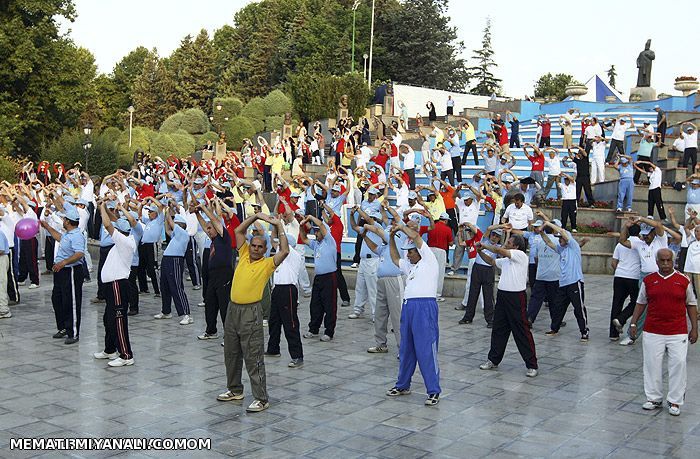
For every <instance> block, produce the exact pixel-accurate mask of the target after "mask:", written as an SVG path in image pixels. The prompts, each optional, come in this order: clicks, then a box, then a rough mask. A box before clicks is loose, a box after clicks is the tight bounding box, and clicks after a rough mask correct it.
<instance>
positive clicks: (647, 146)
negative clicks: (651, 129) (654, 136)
mask: <svg viewBox="0 0 700 459" xmlns="http://www.w3.org/2000/svg"><path fill="white" fill-rule="evenodd" d="M653 148H654V142H647V141H646V140H644V139H642V141H641V142H639V149H638V150H637V157H639V156H643V157H644V159H645V160H648V159H649V158H650V157H651V150H652V149H653ZM640 159H641V158H640Z"/></svg>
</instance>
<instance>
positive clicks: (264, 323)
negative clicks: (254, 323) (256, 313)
mask: <svg viewBox="0 0 700 459" xmlns="http://www.w3.org/2000/svg"><path fill="white" fill-rule="evenodd" d="M267 323H268V322H267V319H263V327H267Z"/></svg>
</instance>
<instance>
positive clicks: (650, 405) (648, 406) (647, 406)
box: [642, 400, 661, 411]
mask: <svg viewBox="0 0 700 459" xmlns="http://www.w3.org/2000/svg"><path fill="white" fill-rule="evenodd" d="M659 408H661V402H653V401H651V400H647V401H646V402H644V404H643V405H642V409H643V410H647V411H651V410H656V409H659Z"/></svg>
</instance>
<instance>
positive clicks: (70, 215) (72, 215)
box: [59, 207, 80, 222]
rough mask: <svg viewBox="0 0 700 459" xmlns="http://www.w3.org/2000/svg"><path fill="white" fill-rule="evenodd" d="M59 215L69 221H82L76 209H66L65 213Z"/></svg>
mask: <svg viewBox="0 0 700 459" xmlns="http://www.w3.org/2000/svg"><path fill="white" fill-rule="evenodd" d="M59 215H60V216H61V217H63V218H67V219H68V220H72V221H74V222H77V221H78V220H80V217H79V216H78V211H77V210H75V208H73V207H71V208H70V209H65V210H64V211H63V212H60V213H59Z"/></svg>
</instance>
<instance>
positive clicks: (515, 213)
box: [503, 203, 534, 230]
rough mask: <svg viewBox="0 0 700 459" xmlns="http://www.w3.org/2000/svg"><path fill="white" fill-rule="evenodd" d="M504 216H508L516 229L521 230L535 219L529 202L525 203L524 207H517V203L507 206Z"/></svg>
mask: <svg viewBox="0 0 700 459" xmlns="http://www.w3.org/2000/svg"><path fill="white" fill-rule="evenodd" d="M503 218H507V219H508V222H509V223H510V224H511V225H513V228H514V229H518V230H521V229H525V228H527V225H528V222H529V221H530V220H533V219H534V215H533V214H532V209H531V208H530V206H528V205H527V204H523V205H522V207H521V208H520V209H518V208H517V207H515V203H513V204H510V205H509V206H508V207H506V211H505V213H504V214H503Z"/></svg>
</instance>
